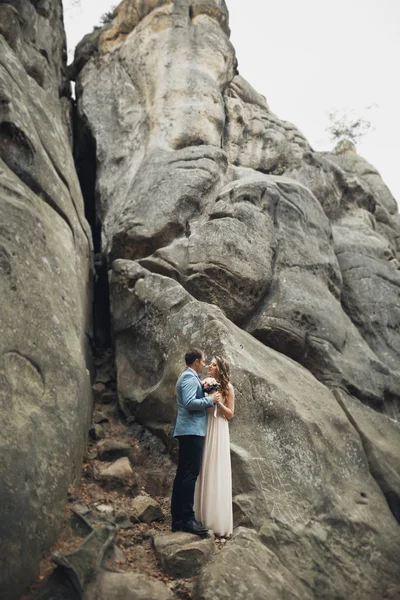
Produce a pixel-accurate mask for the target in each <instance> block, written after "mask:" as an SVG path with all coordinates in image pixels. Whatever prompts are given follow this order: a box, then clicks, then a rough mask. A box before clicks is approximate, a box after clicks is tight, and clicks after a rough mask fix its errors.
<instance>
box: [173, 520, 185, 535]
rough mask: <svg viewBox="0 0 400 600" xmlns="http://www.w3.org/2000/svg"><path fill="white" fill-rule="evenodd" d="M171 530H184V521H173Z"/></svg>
mask: <svg viewBox="0 0 400 600" xmlns="http://www.w3.org/2000/svg"><path fill="white" fill-rule="evenodd" d="M171 531H173V532H174V533H175V531H182V521H173V522H172V525H171Z"/></svg>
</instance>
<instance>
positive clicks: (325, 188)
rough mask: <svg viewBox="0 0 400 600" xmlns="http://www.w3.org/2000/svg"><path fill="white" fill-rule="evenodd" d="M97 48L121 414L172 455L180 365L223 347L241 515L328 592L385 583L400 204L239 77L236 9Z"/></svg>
mask: <svg viewBox="0 0 400 600" xmlns="http://www.w3.org/2000/svg"><path fill="white" fill-rule="evenodd" d="M95 37H96V40H95V41H94V40H92V42H93V43H92V42H91V43H90V44H89V45H88V44H83V46H82V49H81V50H78V51H77V56H76V63H75V70H76V73H77V104H78V114H79V119H80V124H81V126H82V127H83V128H84V129H85V131H86V134H87V138H88V139H90V140H91V143H92V152H93V153H95V156H96V165H97V172H96V194H95V195H96V200H97V215H98V219H99V222H101V226H102V239H103V249H104V252H105V253H106V254H107V258H108V261H109V267H112V273H111V312H112V327H113V339H114V341H115V348H116V367H117V385H118V397H119V402H120V406H121V408H122V409H123V411H124V412H125V413H126V415H127V416H133V417H134V418H135V419H136V421H137V422H138V423H140V424H143V425H145V426H146V427H147V428H148V429H150V430H151V431H152V432H154V433H157V434H158V435H159V436H160V438H162V439H163V440H164V442H165V444H166V445H167V446H168V447H169V448H170V449H172V448H173V443H172V442H171V440H170V438H168V432H169V430H170V429H171V425H172V423H173V421H174V418H175V401H174V385H175V382H176V378H177V376H178V375H179V372H180V370H181V369H182V368H183V367H184V365H183V364H182V356H183V354H184V353H185V351H186V350H187V349H188V348H189V347H190V346H193V345H200V346H203V347H205V349H206V351H207V354H208V355H209V356H211V355H212V354H214V353H221V354H224V355H225V356H226V357H227V358H228V360H229V361H230V362H231V364H232V368H233V373H234V378H233V380H234V384H235V388H236V391H237V411H236V412H237V417H236V419H235V421H234V423H233V424H232V428H231V432H232V441H233V447H232V465H233V481H234V515H235V523H236V524H238V523H241V524H242V525H246V526H247V527H248V528H252V529H254V530H256V531H258V532H259V534H260V540H261V542H260V543H263V544H265V545H266V547H267V549H268V551H269V552H272V553H274V554H275V555H276V557H277V559H278V561H279V565H277V570H278V567H279V569H280V564H282V565H284V567H285V568H288V569H290V571H291V572H292V574H293V576H294V577H295V578H297V580H300V579H301V580H302V581H303V582H304V583H305V584H306V585H308V586H309V589H310V590H312V593H313V594H314V596H315V597H318V598H324V599H326V598H328V599H329V598H334V597H335V594H336V597H338V596H340V597H349V596H350V595H352V594H353V593H354V590H357V594H358V596H355V597H359V598H360V599H361V598H363V600H364V599H365V598H370V599H371V600H372V599H373V598H378V597H380V596H379V594H381V595H382V597H383V596H384V595H385V594H386V593H387V594H389V593H392V592H391V591H390V589H392V586H393V585H394V586H396V585H398V574H396V567H395V563H396V560H398V556H399V546H398V541H397V539H396V536H395V533H394V532H395V528H396V527H397V523H396V520H395V517H394V515H396V516H397V514H398V512H397V511H398V508H397V507H398V503H399V501H398V491H397V490H398V479H397V478H398V472H399V469H398V465H397V463H396V460H395V458H394V456H395V452H396V451H397V449H398V448H399V428H398V423H397V421H396V420H395V419H396V418H398V400H399V398H400V372H399V368H398V349H399V347H398V339H399V336H398V331H397V330H398V315H397V309H396V302H397V300H396V298H397V295H398V294H397V292H398V270H397V266H398V265H397V260H398V240H399V236H400V226H399V217H398V213H397V209H396V206H395V203H394V201H393V198H392V197H391V195H390V192H389V191H388V190H387V188H386V186H384V184H383V182H382V180H381V179H380V176H379V174H378V173H377V172H376V171H374V172H373V173H372V170H371V169H370V168H369V166H368V165H366V164H365V162H363V161H362V159H359V158H358V157H357V155H355V154H354V153H353V154H352V155H348V154H344V155H343V156H340V157H339V156H338V155H336V154H321V153H316V152H314V151H313V149H312V148H311V146H310V145H309V144H308V142H307V141H306V140H305V138H304V136H303V135H302V134H301V133H300V132H299V131H298V130H297V128H296V127H295V126H293V125H291V124H290V123H287V122H286V121H282V120H280V119H279V118H278V117H276V116H275V115H273V114H272V113H271V111H270V109H269V107H268V103H267V101H266V100H265V98H263V97H262V96H261V95H260V94H258V93H257V92H256V91H255V90H254V89H253V88H252V87H251V86H250V85H249V84H248V83H247V82H246V81H245V80H244V79H243V78H242V77H241V76H240V75H238V74H237V62H236V58H235V53H234V49H233V48H232V46H231V44H230V42H229V27H228V24H227V11H226V6H225V2H224V1H223V0H199V1H197V0H191V1H190V2H189V1H188V0H174V1H173V2H167V1H166V0H146V1H145V2H139V1H136V0H133V1H132V0H124V1H123V2H122V3H121V4H120V5H119V7H117V9H116V11H115V13H114V18H113V21H112V23H111V24H110V26H109V27H107V28H106V29H105V30H102V31H101V32H100V33H99V34H98V36H95ZM84 47H85V48H86V49H85V48H84ZM88 48H89V49H88ZM91 53H92V55H91ZM80 55H82V56H80ZM83 55H84V56H83ZM81 59H82V60H81ZM82 65H84V66H82ZM104 96H106V97H107V102H103V101H102V100H103V98H104ZM382 282H383V284H382ZM380 307H382V310H379V308H380ZM371 315H372V316H371ZM364 409H365V410H364ZM369 411H372V413H370V412H369ZM382 413H386V414H382ZM371 414H373V415H374V419H372V417H371ZM358 421H360V422H358ZM376 423H379V427H378V426H377V425H376ZM389 423H390V427H389ZM385 432H387V436H388V438H386V437H385ZM388 432H390V435H389V433H388ZM388 440H390V441H388ZM390 446H392V447H393V448H395V449H396V451H395V452H394V453H393V454H392V453H391V452H390V451H389V447H390ZM377 515H378V517H377ZM251 535H252V536H253V535H254V534H251ZM247 545H249V544H248V543H247V542H246V543H243V546H244V547H245V550H244V552H245V553H246V552H248V553H250V550H246V548H247ZM360 547H362V548H363V552H361V553H360V552H359V548H360ZM260 552H261V550H260ZM261 554H262V552H261ZM327 563H329V564H330V565H331V569H330V571H329V572H328V571H327V570H326V568H325V565H326V564H327ZM243 564H246V563H245V561H243ZM238 568H240V567H238ZM243 568H245V567H243ZM282 572H283V571H282ZM332 578H333V579H334V580H335V589H333V587H332V585H331V583H330V582H331V579H332ZM297 580H296V579H295V581H297ZM378 582H379V586H378ZM264 585H265V586H266V585H267V583H265V581H264ZM276 589H277V591H276V593H277V594H278V593H280V592H281V591H282V593H286V592H285V590H286V588H285V587H282V588H279V586H278V587H277V588H276ZM299 589H300V588H299ZM202 590H203V588H202ZM200 593H203V591H201V592H200ZM299 594H300V592H299ZM300 595H301V594H300Z"/></svg>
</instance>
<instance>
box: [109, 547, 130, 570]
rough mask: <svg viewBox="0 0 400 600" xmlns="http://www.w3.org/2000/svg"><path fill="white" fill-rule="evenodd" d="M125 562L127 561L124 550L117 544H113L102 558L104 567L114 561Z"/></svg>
mask: <svg viewBox="0 0 400 600" xmlns="http://www.w3.org/2000/svg"><path fill="white" fill-rule="evenodd" d="M126 562H127V561H126V556H125V553H124V551H123V550H122V548H120V547H119V546H117V545H116V544H115V545H114V546H112V547H111V548H110V549H109V550H108V552H107V555H106V557H105V560H104V565H105V566H106V567H110V566H111V565H113V564H115V563H118V564H125V563H126Z"/></svg>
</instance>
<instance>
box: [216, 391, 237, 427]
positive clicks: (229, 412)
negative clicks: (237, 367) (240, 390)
mask: <svg viewBox="0 0 400 600" xmlns="http://www.w3.org/2000/svg"><path fill="white" fill-rule="evenodd" d="M217 405H218V411H219V413H220V415H223V416H224V417H225V418H226V419H228V421H230V420H231V419H233V415H234V414H235V390H234V389H233V385H232V384H231V383H230V384H229V388H228V395H227V398H226V402H225V404H222V402H218V403H217Z"/></svg>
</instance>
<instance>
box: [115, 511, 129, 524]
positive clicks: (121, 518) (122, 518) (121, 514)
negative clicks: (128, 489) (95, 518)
mask: <svg viewBox="0 0 400 600" xmlns="http://www.w3.org/2000/svg"><path fill="white" fill-rule="evenodd" d="M127 518H128V515H127V514H126V513H124V512H122V511H121V510H120V511H118V512H117V514H116V515H115V519H114V521H115V522H116V523H121V522H122V521H125V519H127Z"/></svg>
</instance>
